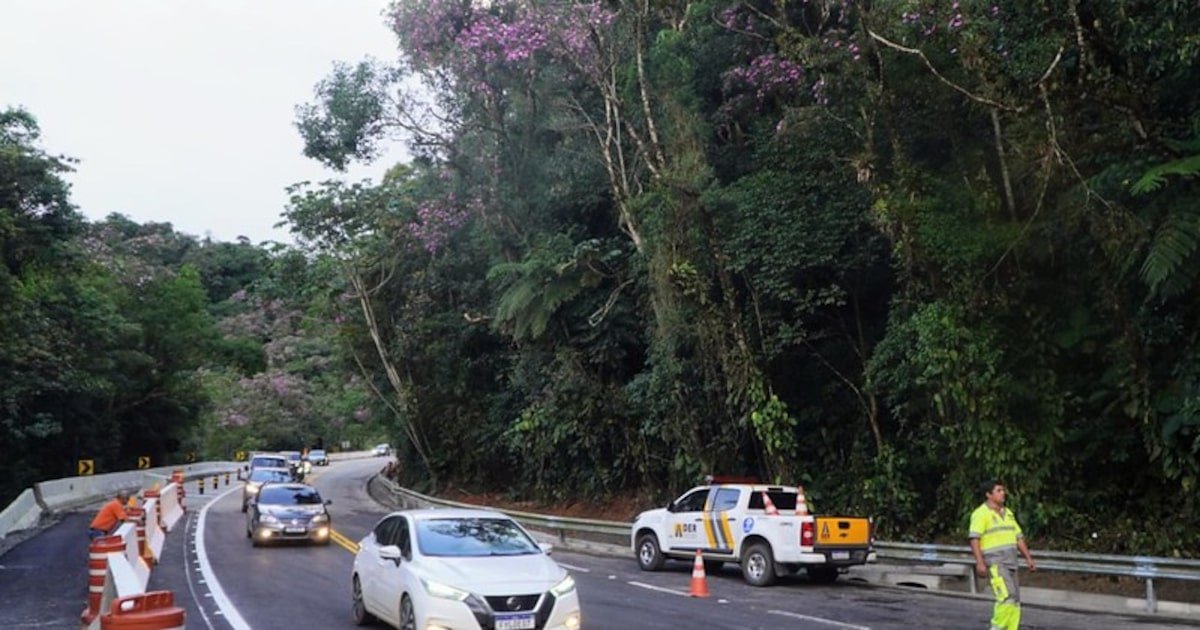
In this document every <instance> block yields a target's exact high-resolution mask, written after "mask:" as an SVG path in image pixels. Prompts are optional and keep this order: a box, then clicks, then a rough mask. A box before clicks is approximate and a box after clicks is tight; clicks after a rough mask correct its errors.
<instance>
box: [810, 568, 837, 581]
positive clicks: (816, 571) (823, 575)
mask: <svg viewBox="0 0 1200 630" xmlns="http://www.w3.org/2000/svg"><path fill="white" fill-rule="evenodd" d="M804 570H805V571H806V572H807V573H808V581H809V582H812V583H813V584H833V583H834V582H836V581H837V579H838V568H837V567H827V566H817V567H805V568H804Z"/></svg>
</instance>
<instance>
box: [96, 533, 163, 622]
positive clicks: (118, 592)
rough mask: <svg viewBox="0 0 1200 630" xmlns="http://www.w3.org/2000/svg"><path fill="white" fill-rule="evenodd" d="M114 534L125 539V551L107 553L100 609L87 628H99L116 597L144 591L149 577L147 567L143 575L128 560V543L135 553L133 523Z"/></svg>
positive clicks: (139, 559) (135, 539) (135, 540)
mask: <svg viewBox="0 0 1200 630" xmlns="http://www.w3.org/2000/svg"><path fill="white" fill-rule="evenodd" d="M114 535H115V536H121V537H122V538H124V539H125V552H123V553H110V554H107V556H108V562H107V564H108V567H107V569H106V572H105V575H104V594H103V595H102V596H101V597H100V611H99V614H97V615H96V617H95V619H93V620H92V622H91V623H90V624H88V625H87V629H88V630H99V628H100V618H101V617H103V616H104V613H107V612H108V611H109V610H111V609H112V603H113V602H114V601H116V600H117V599H119V598H121V597H129V596H130V595H139V594H141V593H145V592H146V583H147V581H148V580H149V578H150V569H149V568H147V569H146V573H145V576H144V577H143V576H142V575H141V574H140V572H139V570H138V568H137V566H136V565H134V564H133V563H131V562H130V561H129V557H128V555H129V549H130V544H132V545H133V550H134V553H135V554H136V553H137V533H136V531H135V530H134V528H133V524H132V523H126V524H124V525H122V526H121V527H120V529H118V530H117V533H116V534H114ZM138 561H141V558H138ZM143 565H144V563H143Z"/></svg>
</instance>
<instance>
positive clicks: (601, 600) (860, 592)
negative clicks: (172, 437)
mask: <svg viewBox="0 0 1200 630" xmlns="http://www.w3.org/2000/svg"><path fill="white" fill-rule="evenodd" d="M381 462H382V460H378V459H366V460H352V461H342V462H334V463H333V464H332V465H331V466H329V467H327V468H321V469H320V470H319V471H318V472H317V473H316V474H314V475H313V476H312V477H311V478H310V482H311V483H312V484H313V485H314V486H316V487H317V489H318V490H319V491H320V492H321V494H322V495H323V496H324V497H326V498H328V499H332V500H333V505H331V506H330V511H331V513H332V515H333V525H334V528H335V530H337V531H338V532H339V533H340V534H341V535H342V537H344V538H345V539H348V540H350V541H354V542H357V541H358V540H360V539H361V538H362V537H363V536H365V535H366V533H367V532H368V531H370V528H371V527H372V526H373V525H374V523H375V522H376V521H377V520H378V519H379V517H380V516H382V515H383V514H386V513H387V512H388V511H389V510H388V509H387V508H384V507H383V506H380V505H379V504H377V503H375V502H374V501H373V500H372V499H371V498H370V496H368V495H367V493H366V484H367V480H368V479H369V478H370V476H371V475H373V474H374V473H375V472H377V471H378V469H379V468H380V467H381ZM203 553H204V554H205V555H207V557H208V563H209V565H210V566H211V570H212V573H213V577H215V579H216V581H217V583H218V585H219V587H220V590H222V591H223V592H224V594H225V596H226V597H227V599H228V602H229V604H230V605H232V606H234V607H236V609H237V612H238V614H240V616H241V617H242V618H243V619H244V620H245V622H246V624H247V625H248V627H250V628H255V629H270V628H289V627H319V628H352V627H354V625H353V623H352V622H351V619H350V612H349V608H350V607H349V601H350V597H349V576H350V570H351V566H352V561H353V556H352V554H351V552H350V551H348V550H347V549H346V548H344V547H343V546H341V545H339V544H331V545H328V546H323V547H322V546H311V547H310V546H291V545H288V546H280V547H263V548H255V547H252V546H251V544H250V541H249V540H248V539H247V538H246V534H245V517H244V515H243V514H242V513H241V509H240V494H239V493H238V492H237V491H234V492H230V493H229V494H228V495H226V496H224V497H221V498H220V499H219V500H216V501H215V502H214V503H213V504H212V505H211V506H210V507H209V509H208V511H207V514H206V522H205V526H204V544H203ZM554 557H555V558H556V559H557V560H558V561H559V562H560V563H561V564H563V565H564V566H565V567H567V568H568V569H569V570H571V571H572V573H573V574H574V576H575V579H576V581H577V583H578V584H579V595H580V601H581V604H582V608H583V613H584V627H585V628H589V629H596V630H602V629H613V630H629V629H631V628H634V629H640V628H646V629H655V628H663V629H667V628H681V627H694V628H729V629H734V628H737V629H745V628H764V629H765V628H771V629H777V628H813V629H816V630H821V629H831V630H837V629H842V630H891V629H896V630H899V629H908V628H915V627H920V628H924V629H943V628H944V629H955V630H958V629H961V628H972V627H984V626H986V623H987V618H988V617H989V614H990V609H991V606H990V604H989V603H988V602H987V601H984V600H982V599H970V598H961V597H949V596H944V595H938V594H933V593H925V592H921V591H916V590H909V589H897V588H886V587H877V586H869V585H863V584H858V583H846V582H838V583H835V584H832V585H816V584H810V583H808V581H807V580H806V579H805V578H804V577H797V578H791V579H785V580H783V581H782V582H781V583H780V584H778V585H776V586H774V587H771V588H754V587H751V586H749V585H747V584H745V583H744V582H743V581H742V579H741V577H740V574H739V573H738V572H737V570H736V568H735V567H726V568H725V569H724V570H722V571H718V572H716V573H715V574H713V575H710V577H709V590H710V591H711V593H712V597H711V598H709V599H694V598H689V597H687V596H686V591H687V587H688V583H689V580H690V567H689V566H687V565H685V564H675V565H668V568H667V569H666V570H664V571H661V572H657V573H645V572H642V571H639V570H638V568H637V564H636V563H635V562H634V560H633V559H632V557H629V558H608V557H596V556H587V555H581V554H573V553H566V552H563V551H561V550H559V551H556V552H555V554H554ZM226 616H227V613H226ZM190 626H191V624H189V627H190ZM1022 627H1023V628H1025V629H1026V630H1037V629H1045V630H1049V629H1051V628H1053V629H1056V630H1085V629H1086V630H1091V629H1093V628H1135V627H1136V628H1140V629H1144V630H1167V629H1173V628H1178V627H1180V626H1179V625H1173V624H1169V623H1162V622H1156V621H1148V620H1145V619H1142V618H1135V617H1122V616H1114V615H1100V614H1084V613H1075V612H1063V611H1056V610H1048V609H1044V608H1034V607H1026V610H1025V614H1024V623H1023V624H1022Z"/></svg>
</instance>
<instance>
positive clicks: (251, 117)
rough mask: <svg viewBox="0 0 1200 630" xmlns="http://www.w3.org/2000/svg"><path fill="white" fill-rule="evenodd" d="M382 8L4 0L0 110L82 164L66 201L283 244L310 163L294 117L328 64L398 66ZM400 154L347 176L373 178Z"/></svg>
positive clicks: (272, 1) (305, 1)
mask: <svg viewBox="0 0 1200 630" xmlns="http://www.w3.org/2000/svg"><path fill="white" fill-rule="evenodd" d="M386 4H387V3H386V1H385V0H0V108H5V107H10V106H22V107H25V108H26V109H27V110H29V112H30V113H31V114H33V115H34V116H35V117H36V118H37V120H38V123H39V125H40V126H41V130H42V146H43V147H44V148H46V149H47V150H48V151H49V152H51V153H56V154H57V153H61V154H66V155H69V156H72V157H76V158H79V159H80V160H82V162H81V163H80V164H78V165H77V170H76V172H75V173H74V174H71V175H69V176H68V180H69V181H70V182H71V183H72V185H73V188H72V199H73V201H74V203H75V204H76V205H77V206H79V209H80V210H81V211H82V212H83V213H84V214H85V215H87V216H88V217H89V218H92V219H99V218H103V217H104V216H105V215H107V214H109V213H111V212H120V213H123V214H126V215H128V216H129V217H131V218H132V219H134V220H135V221H138V222H146V221H160V222H170V223H172V224H174V226H175V228H176V229H177V230H179V231H181V232H186V233H189V234H193V235H196V236H205V235H211V236H212V237H213V238H214V239H217V240H224V241H230V240H233V239H235V238H237V237H238V236H247V237H249V238H250V239H251V240H252V241H254V242H259V241H262V240H279V241H290V240H291V239H290V237H289V236H288V235H287V233H286V231H285V230H284V229H282V228H280V229H276V228H273V227H272V226H273V225H274V224H275V223H277V222H278V221H279V220H280V217H279V214H280V212H281V210H282V209H283V206H284V203H285V202H286V199H287V195H286V193H285V192H284V187H285V186H287V185H288V184H291V183H293V182H297V181H301V180H312V181H319V180H323V179H328V178H331V177H335V176H336V177H343V176H340V175H336V174H335V173H334V172H332V171H328V170H326V169H324V168H323V167H321V166H320V165H319V164H318V163H316V162H314V161H312V160H309V159H308V158H305V157H304V155H303V153H302V150H303V145H302V142H301V140H300V137H299V134H298V133H297V132H296V130H295V128H294V127H293V126H292V122H293V119H294V112H293V108H294V106H295V105H297V104H300V103H305V102H308V101H310V100H311V99H312V93H313V86H314V85H315V84H316V83H317V81H319V80H321V79H322V78H323V77H325V76H326V75H327V74H328V73H329V71H330V69H331V68H332V64H333V62H334V61H335V60H340V61H348V62H355V61H358V60H360V59H362V58H363V57H364V56H367V55H371V56H374V57H376V58H379V59H386V60H390V59H392V58H394V51H395V48H396V43H395V39H394V36H393V35H392V34H391V32H389V31H388V29H387V28H386V27H385V26H384V25H383V22H382V17H381V16H380V12H381V11H382V9H383V8H384V7H385V6H386ZM403 159H404V156H403V153H402V151H401V150H400V149H398V148H395V149H393V150H392V151H391V153H389V154H388V155H385V156H384V158H382V159H381V160H380V161H378V162H376V163H375V164H373V165H370V166H367V167H363V168H359V169H354V170H352V171H351V173H350V175H349V177H350V178H353V179H357V178H362V177H371V178H373V179H376V180H378V179H379V178H380V175H381V174H382V173H383V172H384V170H386V168H387V166H388V165H390V164H391V163H392V162H395V161H400V160H403Z"/></svg>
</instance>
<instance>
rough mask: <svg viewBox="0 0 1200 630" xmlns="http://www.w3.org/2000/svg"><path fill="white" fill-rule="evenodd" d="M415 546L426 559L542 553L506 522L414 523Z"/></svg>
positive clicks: (446, 520) (444, 520)
mask: <svg viewBox="0 0 1200 630" xmlns="http://www.w3.org/2000/svg"><path fill="white" fill-rule="evenodd" d="M417 544H418V545H419V546H420V548H421V553H423V554H425V555H427V556H462V557H479V556H519V555H525V554H532V553H540V552H541V549H540V548H538V546H537V544H535V543H534V542H533V540H532V539H531V538H529V535H528V534H526V533H525V532H524V531H523V530H522V529H521V528H520V527H518V526H517V524H516V523H515V522H513V521H512V520H511V519H507V518H439V519H428V520H419V521H417Z"/></svg>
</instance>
